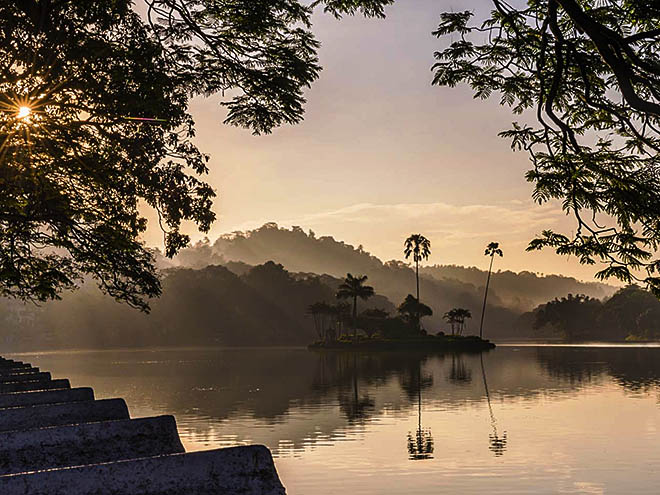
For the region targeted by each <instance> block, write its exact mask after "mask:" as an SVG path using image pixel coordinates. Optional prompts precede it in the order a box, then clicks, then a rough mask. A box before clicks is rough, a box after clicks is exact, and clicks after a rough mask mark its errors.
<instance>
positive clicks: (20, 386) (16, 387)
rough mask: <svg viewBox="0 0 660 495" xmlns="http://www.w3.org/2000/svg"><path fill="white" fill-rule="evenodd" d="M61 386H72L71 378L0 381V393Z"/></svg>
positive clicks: (49, 388) (50, 388)
mask: <svg viewBox="0 0 660 495" xmlns="http://www.w3.org/2000/svg"><path fill="white" fill-rule="evenodd" d="M61 388H71V384H70V383H69V380H67V379H57V380H42V381H34V382H14V383H0V394H9V393H11V392H29V391H33V390H55V389H61Z"/></svg>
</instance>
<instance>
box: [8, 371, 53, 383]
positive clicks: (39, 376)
mask: <svg viewBox="0 0 660 495" xmlns="http://www.w3.org/2000/svg"><path fill="white" fill-rule="evenodd" d="M52 379H53V377H52V376H50V373H48V372H47V371H41V372H39V373H27V374H17V375H0V384H5V383H16V382H35V381H48V380H52Z"/></svg>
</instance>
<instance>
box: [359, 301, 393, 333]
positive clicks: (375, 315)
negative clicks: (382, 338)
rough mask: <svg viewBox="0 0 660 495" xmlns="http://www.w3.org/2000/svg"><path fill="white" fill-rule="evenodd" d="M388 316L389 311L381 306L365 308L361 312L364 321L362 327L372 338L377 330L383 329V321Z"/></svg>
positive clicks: (361, 318)
mask: <svg viewBox="0 0 660 495" xmlns="http://www.w3.org/2000/svg"><path fill="white" fill-rule="evenodd" d="M388 316H389V313H388V312H387V311H385V310H384V309H380V308H372V309H365V310H364V311H363V312H362V313H360V320H362V321H363V326H362V329H363V330H364V331H365V333H366V334H367V337H369V338H371V337H373V336H374V335H375V334H376V332H378V331H379V330H382V326H383V323H384V322H385V320H386V319H387V318H388Z"/></svg>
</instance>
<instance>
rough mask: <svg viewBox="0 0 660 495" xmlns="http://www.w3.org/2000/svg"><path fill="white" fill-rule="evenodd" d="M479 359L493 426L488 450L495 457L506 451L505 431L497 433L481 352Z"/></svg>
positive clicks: (489, 436)
mask: <svg viewBox="0 0 660 495" xmlns="http://www.w3.org/2000/svg"><path fill="white" fill-rule="evenodd" d="M479 360H480V362H481V375H482V376H483V379H484V390H485V391H486V401H488V411H489V413H490V424H491V426H492V428H493V433H490V434H489V435H488V443H489V445H488V450H490V451H491V452H492V453H493V454H495V455H496V456H497V457H500V456H502V455H504V452H506V445H507V444H506V441H507V440H506V431H505V432H503V433H502V435H501V436H500V435H499V434H498V433H497V420H496V419H495V415H494V414H493V407H492V406H491V403H490V393H489V392H488V382H487V381H486V368H485V367H484V356H483V354H480V355H479Z"/></svg>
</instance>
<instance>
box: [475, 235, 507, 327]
mask: <svg viewBox="0 0 660 495" xmlns="http://www.w3.org/2000/svg"><path fill="white" fill-rule="evenodd" d="M496 254H497V255H499V256H500V257H502V255H503V254H502V250H501V249H500V244H499V242H491V243H490V244H488V246H486V251H485V252H484V255H485V256H490V266H489V267H488V278H487V279H486V290H485V291H484V305H483V307H482V308H481V322H480V323H479V337H480V338H481V337H483V335H484V315H485V314H486V299H487V298H488V286H489V285H490V274H491V272H492V271H493V258H494V257H495V255H496Z"/></svg>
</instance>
